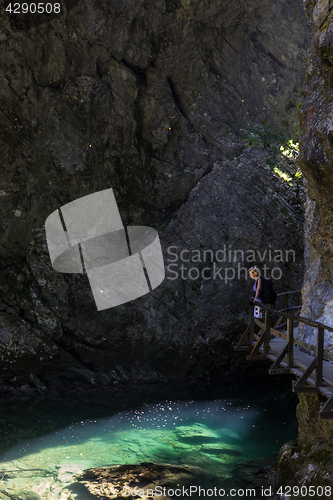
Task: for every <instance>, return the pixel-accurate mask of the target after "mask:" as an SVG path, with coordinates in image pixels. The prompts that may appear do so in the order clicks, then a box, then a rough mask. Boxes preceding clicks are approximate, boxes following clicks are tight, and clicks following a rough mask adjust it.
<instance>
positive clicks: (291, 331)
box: [287, 318, 294, 368]
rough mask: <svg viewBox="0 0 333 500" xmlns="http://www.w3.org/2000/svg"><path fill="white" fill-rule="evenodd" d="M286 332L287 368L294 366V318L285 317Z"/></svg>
mask: <svg viewBox="0 0 333 500" xmlns="http://www.w3.org/2000/svg"><path fill="white" fill-rule="evenodd" d="M287 334H288V354H287V363H288V368H292V367H293V366H294V320H293V319H292V318H287Z"/></svg>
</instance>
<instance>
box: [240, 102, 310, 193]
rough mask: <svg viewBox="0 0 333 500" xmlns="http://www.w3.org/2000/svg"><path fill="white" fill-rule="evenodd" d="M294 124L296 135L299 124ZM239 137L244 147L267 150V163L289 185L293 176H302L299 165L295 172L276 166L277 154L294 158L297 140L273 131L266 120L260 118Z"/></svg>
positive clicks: (297, 145)
mask: <svg viewBox="0 0 333 500" xmlns="http://www.w3.org/2000/svg"><path fill="white" fill-rule="evenodd" d="M300 106H301V103H298V105H297V107H298V108H299V107H300ZM294 125H295V127H297V128H298V130H297V132H296V134H297V136H298V135H299V134H300V130H299V124H298V123H294ZM241 137H242V139H245V141H246V145H245V147H247V148H249V147H251V146H254V147H256V148H260V149H264V150H266V151H269V153H270V154H271V156H270V157H268V158H267V159H266V163H267V165H269V166H270V168H271V170H272V171H273V172H275V173H276V174H278V175H279V176H280V177H281V179H283V180H284V181H285V182H287V184H288V185H289V186H291V187H292V186H293V182H292V180H293V176H294V177H295V179H296V180H297V181H299V180H300V178H301V177H302V172H301V170H300V168H299V167H298V169H297V171H296V173H295V174H293V173H291V172H283V171H282V170H281V169H279V168H278V167H277V164H278V159H277V158H278V155H283V156H285V157H287V158H288V159H289V160H295V159H296V158H297V156H298V154H299V143H298V142H294V141H293V140H292V139H290V137H287V136H285V135H282V134H280V133H278V132H276V131H273V130H272V128H271V127H270V126H269V125H268V123H267V121H266V120H264V119H263V120H261V124H260V125H255V126H254V127H252V128H249V129H248V130H246V131H245V132H244V133H243V134H242V136H241Z"/></svg>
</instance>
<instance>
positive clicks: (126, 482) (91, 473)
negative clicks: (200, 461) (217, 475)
mask: <svg viewBox="0 0 333 500" xmlns="http://www.w3.org/2000/svg"><path fill="white" fill-rule="evenodd" d="M200 476H201V478H202V477H205V476H206V477H207V476H208V474H207V473H205V472H204V471H203V470H202V469H200V468H199V467H197V468H196V467H191V466H186V465H182V466H177V465H168V464H154V463H141V464H137V465H121V466H116V467H107V468H98V469H92V470H88V471H86V472H85V473H84V474H82V475H81V476H80V477H79V478H78V481H79V482H80V483H81V484H83V485H84V486H85V487H86V488H87V489H88V491H89V492H90V493H91V494H92V495H94V496H97V497H100V496H101V495H103V497H104V498H119V497H122V496H124V497H126V494H127V493H128V492H130V493H131V496H136V497H137V498H142V499H143V500H144V499H147V498H150V497H151V496H152V495H151V492H150V493H149V491H147V490H151V491H152V490H155V488H156V487H159V488H160V489H161V492H162V494H161V496H160V498H162V499H170V498H172V497H173V495H172V494H171V495H169V494H168V491H169V490H170V492H171V491H172V489H176V488H179V487H181V488H182V487H183V486H184V487H186V486H190V485H191V484H192V485H194V483H196V482H197V481H198V479H199V478H200ZM164 488H165V493H164V492H163V489H164ZM124 492H125V495H124ZM132 492H134V493H133V494H132Z"/></svg>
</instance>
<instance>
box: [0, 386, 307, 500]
mask: <svg viewBox="0 0 333 500" xmlns="http://www.w3.org/2000/svg"><path fill="white" fill-rule="evenodd" d="M215 395H216V394H215ZM144 396H145V395H144V393H143V394H141V395H140V397H138V394H136V396H134V397H133V398H132V402H131V401H128V399H129V398H128V395H127V397H126V402H125V403H124V401H125V400H124V401H122V399H121V398H120V399H119V398H118V399H116V400H115V401H114V398H113V401H112V402H111V403H110V401H107V398H110V396H109V395H107V397H106V396H105V395H104V396H103V397H104V401H105V402H104V405H103V400H102V401H101V399H102V397H101V395H98V398H97V397H96V398H97V399H96V400H94V395H90V396H89V397H87V398H84V399H82V398H81V399H79V400H78V404H77V405H75V404H74V405H73V404H72V406H71V405H67V406H66V404H65V403H64V402H63V401H58V402H57V401H51V402H50V401H48V400H45V401H44V402H41V403H40V404H37V405H35V407H34V406H33V405H32V408H31V407H30V409H29V411H28V410H27V412H26V418H24V414H22V413H21V412H22V411H23V408H24V405H23V403H22V407H17V406H16V407H15V409H14V410H13V409H12V410H11V411H12V415H13V413H14V414H15V415H16V417H17V420H16V422H15V425H14V426H13V429H12V430H13V431H14V436H15V430H16V431H17V432H19V431H20V430H21V427H20V421H21V422H23V423H24V422H26V420H28V421H29V425H28V426H26V428H25V430H24V432H23V437H22V438H21V441H20V442H19V443H17V444H15V445H13V446H11V447H10V448H9V449H7V450H6V451H3V452H2V453H1V456H0V471H1V472H0V474H1V476H0V478H1V481H0V496H1V493H6V492H7V493H8V494H9V495H13V494H15V493H16V492H18V493H19V496H21V497H22V498H25V496H24V493H25V492H34V493H36V494H38V495H39V496H40V497H41V498H43V499H44V498H45V499H49V500H57V499H61V500H65V499H74V498H78V499H79V497H75V496H74V495H73V493H72V492H71V488H70V487H69V486H70V485H71V484H72V483H73V482H74V481H75V475H76V474H79V473H81V472H83V471H84V470H85V469H88V468H92V467H98V466H108V465H112V464H133V463H134V464H135V463H140V462H149V461H152V462H156V463H172V464H178V465H179V464H186V465H191V466H197V467H200V468H201V469H203V470H204V471H206V472H208V473H209V475H210V476H209V477H210V479H209V481H211V482H212V484H211V485H210V486H211V487H213V486H215V485H217V486H218V485H221V484H223V487H235V485H236V483H237V484H238V485H243V486H245V485H246V484H248V483H249V482H250V481H251V478H252V477H253V476H254V475H255V473H256V471H258V470H259V469H260V468H261V467H263V466H264V465H267V463H269V461H271V465H274V457H275V456H276V454H277V452H278V451H279V449H280V447H281V445H282V444H283V443H284V442H286V441H288V440H290V439H293V438H295V437H296V430H297V427H296V419H295V404H296V400H295V398H293V397H291V396H290V395H289V397H286V396H285V393H282V394H281V393H279V392H276V393H271V394H268V395H267V394H266V391H264V393H263V394H259V393H258V391H255V393H253V394H251V391H250V392H249V391H247V394H246V396H243V397H237V398H235V397H233V398H230V397H219V398H214V399H207V400H201V401H197V400H195V399H189V400H175V399H172V400H168V399H166V400H161V401H158V402H157V401H156V395H155V397H154V398H153V399H155V401H154V402H149V401H146V402H143V401H144ZM150 396H151V395H150ZM161 396H163V394H162V393H161ZM73 399H75V398H72V400H71V401H70V402H71V403H73ZM110 399H112V398H110ZM151 399H152V398H151V397H150V400H151ZM94 401H95V404H94ZM68 402H69V401H67V403H68ZM115 404H116V405H118V408H117V411H115ZM9 406H10V405H9ZM83 407H84V409H83ZM45 408H46V409H45ZM79 408H81V409H82V411H81V415H80V410H79ZM122 408H123V409H122ZM8 412H9V413H10V407H9V409H8ZM108 412H110V413H109V416H100V415H101V414H103V413H104V415H105V414H108ZM71 414H72V415H71ZM94 414H95V417H93V415H94ZM87 415H89V416H88V418H86V417H87ZM0 416H4V413H3V412H2V415H0ZM71 416H72V417H73V416H74V418H72V420H71V423H70V424H69V425H64V426H63V427H61V425H62V424H63V423H64V422H65V421H68V420H70V419H71ZM9 418H10V417H9ZM38 420H39V422H38ZM48 426H49V427H52V426H54V428H55V430H53V431H52V432H45V429H47V428H48ZM59 427H61V428H59ZM43 428H44V432H43ZM36 434H37V436H38V437H36V438H32V436H34V435H36ZM12 439H13V436H12ZM16 439H18V436H17V435H16ZM7 446H8V445H7ZM213 483H214V484H213ZM22 495H23V496H22ZM3 498H6V497H3ZM27 498H28V497H27ZM36 498H37V497H36Z"/></svg>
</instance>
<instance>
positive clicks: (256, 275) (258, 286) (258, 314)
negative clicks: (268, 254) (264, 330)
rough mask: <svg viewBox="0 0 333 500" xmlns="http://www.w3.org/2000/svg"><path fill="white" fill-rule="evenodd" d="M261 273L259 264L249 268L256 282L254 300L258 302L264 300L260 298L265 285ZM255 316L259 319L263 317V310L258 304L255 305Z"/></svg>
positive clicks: (251, 276)
mask: <svg viewBox="0 0 333 500" xmlns="http://www.w3.org/2000/svg"><path fill="white" fill-rule="evenodd" d="M260 274H261V273H260V269H259V268H258V267H257V266H253V267H250V269H249V275H250V278H251V279H253V280H255V283H254V285H253V291H254V293H255V295H254V299H253V301H254V302H257V303H258V304H260V303H262V300H261V298H260V292H261V290H262V287H263V281H262V279H261V278H260ZM254 317H255V318H258V319H261V318H262V317H263V311H262V309H261V308H260V307H259V305H256V306H255V307H254Z"/></svg>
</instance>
